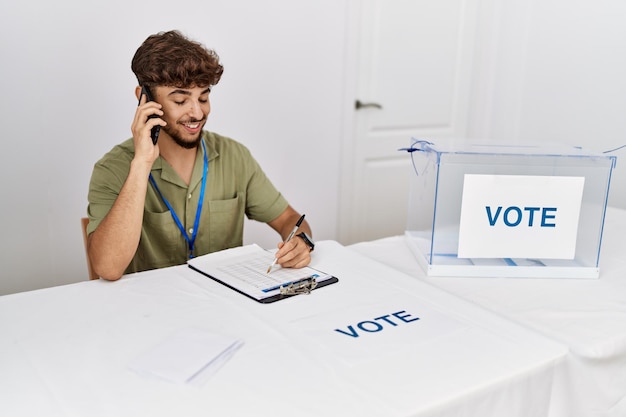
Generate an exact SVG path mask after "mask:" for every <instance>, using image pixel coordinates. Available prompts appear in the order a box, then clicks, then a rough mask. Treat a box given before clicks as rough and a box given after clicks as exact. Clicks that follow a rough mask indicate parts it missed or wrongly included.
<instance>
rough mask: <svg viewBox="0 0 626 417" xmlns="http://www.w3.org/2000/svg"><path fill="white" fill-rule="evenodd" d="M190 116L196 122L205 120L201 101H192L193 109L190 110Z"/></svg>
mask: <svg viewBox="0 0 626 417" xmlns="http://www.w3.org/2000/svg"><path fill="white" fill-rule="evenodd" d="M189 115H190V116H191V117H193V118H194V119H196V120H201V119H203V118H204V111H203V110H202V104H201V103H200V102H199V101H192V102H191V108H190V109H189Z"/></svg>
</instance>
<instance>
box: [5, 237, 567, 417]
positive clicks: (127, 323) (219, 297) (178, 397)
mask: <svg viewBox="0 0 626 417" xmlns="http://www.w3.org/2000/svg"><path fill="white" fill-rule="evenodd" d="M312 266H314V267H317V268H319V269H321V270H324V271H326V272H329V273H332V274H334V275H335V276H337V277H338V278H339V280H340V281H339V283H337V284H333V285H330V286H327V287H324V288H320V289H318V290H315V291H314V292H313V293H312V294H310V295H300V296H297V297H292V298H289V299H286V300H282V301H279V302H276V303H273V304H268V305H264V304H260V303H257V302H255V301H253V300H250V299H248V298H246V297H244V296H242V295H240V294H238V293H236V292H234V291H232V290H230V289H228V288H226V287H224V286H222V285H220V284H218V283H217V282H215V281H213V280H211V279H209V278H206V277H204V276H202V275H201V274H199V273H197V272H194V271H193V270H191V269H189V268H187V267H186V266H179V267H173V268H167V269H161V270H155V271H149V272H143V273H139V274H134V275H129V276H126V277H123V278H122V279H121V280H120V281H117V282H106V281H90V282H82V283H78V284H73V285H67V286H61V287H55V288H50V289H45V290H38V291H31V292H25V293H19V294H13V295H7V296H3V297H0V335H2V336H1V337H0V352H1V355H0V415H5V416H11V417H20V416H47V417H52V416H80V417H83V416H90V417H93V416H116V417H120V416H133V417H136V416H151V417H152V416H186V417H189V416H208V415H219V416H290V417H293V416H342V417H343V416H359V417H368V416H386V417H393V416H437V417H445V416H460V415H463V416H481V417H488V416H507V417H515V416H519V417H522V416H523V417H533V416H537V417H538V416H545V415H546V414H547V412H548V408H549V403H550V395H551V391H550V387H551V386H552V384H553V375H554V373H555V372H557V371H558V372H562V371H561V370H559V368H560V367H561V366H562V364H563V360H564V358H565V355H566V353H567V349H566V348H565V347H564V346H563V345H561V344H560V343H556V342H554V341H551V340H549V339H548V338H546V337H544V336H541V335H539V334H537V333H536V332H532V331H529V330H527V329H525V328H523V327H522V326H519V325H517V324H515V323H512V322H510V321H509V320H506V319H502V318H500V317H498V316H497V315H495V314H492V313H489V312H487V311H486V310H484V309H482V308H479V307H477V306H475V305H473V304H471V303H469V302H467V301H464V300H462V299H460V298H458V297H456V296H453V295H450V294H448V293H446V292H444V291H442V290H440V289H437V288H435V287H433V286H431V285H429V284H425V283H424V282H421V281H420V280H416V279H414V278H412V277H410V276H407V275H405V274H403V273H401V272H399V271H396V270H395V269H393V268H390V267H387V266H384V265H382V264H380V263H378V262H375V261H371V260H369V259H367V258H366V257H364V256H361V255H359V254H357V253H356V252H354V251H352V250H349V249H347V248H345V247H342V246H341V245H339V244H338V243H336V242H332V241H326V242H319V243H318V245H317V247H316V251H315V252H314V258H313V264H312ZM400 311H404V313H400V314H399V316H402V317H404V318H405V319H406V316H407V315H408V314H410V315H411V317H413V318H417V317H419V320H416V321H410V322H409V320H407V321H406V322H402V320H398V317H399V316H393V315H390V314H392V313H398V312H400ZM385 316H386V318H382V317H385ZM375 318H379V319H380V320H374V319H375ZM381 318H382V319H381ZM359 323H361V328H362V329H361V330H359V327H358V326H359ZM376 323H379V325H381V326H382V327H383V328H384V330H380V331H376V330H377V328H376ZM349 326H353V327H352V329H356V330H355V331H358V332H357V333H358V337H354V336H349V335H346V334H342V333H340V332H338V331H336V330H335V329H342V330H343V331H344V332H345V333H349V332H350V331H349V329H350V327H349ZM189 327H194V328H197V329H203V330H207V331H210V332H214V333H218V334H225V335H229V336H234V337H237V338H240V339H242V340H243V341H244V343H245V344H244V346H243V347H242V348H241V349H240V350H239V351H238V352H237V353H236V354H235V355H234V356H233V357H232V358H231V359H230V361H229V362H227V363H226V364H225V365H224V366H223V367H222V368H221V369H220V370H219V371H218V372H217V373H216V374H215V375H214V376H213V377H212V378H211V379H210V380H209V381H208V382H207V383H206V384H205V385H203V386H201V387H193V386H188V385H177V384H173V383H170V382H167V381H162V380H158V379H152V378H147V377H145V376H140V375H139V374H137V373H135V372H133V371H131V370H129V368H128V364H129V363H130V362H131V361H132V360H133V359H134V358H136V357H138V355H141V354H142V352H145V351H146V350H148V349H150V348H151V347H153V346H155V345H157V344H158V343H159V342H160V341H162V340H164V338H167V337H168V335H170V334H171V333H172V332H174V331H176V330H178V329H183V328H189ZM363 329H365V330H363Z"/></svg>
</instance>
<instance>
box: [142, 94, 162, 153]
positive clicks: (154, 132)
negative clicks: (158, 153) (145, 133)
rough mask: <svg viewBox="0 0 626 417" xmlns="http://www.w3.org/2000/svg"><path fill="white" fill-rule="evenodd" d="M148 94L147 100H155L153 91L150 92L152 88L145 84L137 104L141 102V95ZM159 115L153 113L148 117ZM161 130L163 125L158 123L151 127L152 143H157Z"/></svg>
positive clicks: (152, 117)
mask: <svg viewBox="0 0 626 417" xmlns="http://www.w3.org/2000/svg"><path fill="white" fill-rule="evenodd" d="M144 95H145V96H146V100H147V101H154V98H152V93H151V92H150V89H149V88H148V87H146V86H145V85H142V86H141V94H140V95H139V103H138V104H137V105H140V104H141V97H143V96H144ZM158 117H159V116H157V115H156V114H151V115H150V116H148V119H155V118H158ZM160 132H161V126H159V125H157V126H154V127H153V128H152V129H150V137H151V138H152V143H153V144H155V145H156V143H157V141H158V140H159V133H160Z"/></svg>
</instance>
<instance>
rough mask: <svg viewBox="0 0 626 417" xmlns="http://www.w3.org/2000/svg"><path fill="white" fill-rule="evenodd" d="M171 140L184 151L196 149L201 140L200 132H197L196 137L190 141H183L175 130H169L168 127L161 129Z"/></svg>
mask: <svg viewBox="0 0 626 417" xmlns="http://www.w3.org/2000/svg"><path fill="white" fill-rule="evenodd" d="M203 127H204V126H203ZM161 129H163V130H164V131H165V133H167V134H168V135H169V136H170V137H171V138H172V139H173V140H174V142H176V144H177V145H178V146H180V147H182V148H185V149H194V148H197V147H198V145H199V144H200V141H201V140H202V130H200V131H199V132H198V136H197V137H196V138H195V139H192V140H185V139H183V138H182V137H181V135H179V134H178V131H177V130H176V129H175V128H171V127H170V125H167V126H163V127H161Z"/></svg>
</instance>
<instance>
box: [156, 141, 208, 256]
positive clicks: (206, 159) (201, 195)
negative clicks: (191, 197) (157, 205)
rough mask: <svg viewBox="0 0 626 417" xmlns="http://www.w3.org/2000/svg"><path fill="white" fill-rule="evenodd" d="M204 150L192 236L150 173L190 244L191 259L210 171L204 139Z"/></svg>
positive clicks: (157, 189) (160, 194) (158, 191)
mask: <svg viewBox="0 0 626 417" xmlns="http://www.w3.org/2000/svg"><path fill="white" fill-rule="evenodd" d="M202 151H203V152H204V168H203V171H202V187H201V188H200V198H199V199H198V208H197V209H196V220H195V221H194V223H193V230H192V233H191V237H190V236H189V235H187V231H186V230H185V228H184V227H183V224H182V223H181V221H180V219H179V218H178V216H177V215H176V212H175V211H174V209H173V208H172V206H171V205H170V203H169V201H167V199H166V198H165V197H164V196H163V194H162V193H161V190H159V187H158V186H157V184H156V182H155V181H154V178H153V177H152V173H150V182H151V183H152V186H153V187H154V189H155V190H156V191H157V193H159V196H161V199H162V200H163V202H164V203H165V205H166V206H167V208H168V209H169V210H170V213H172V218H173V219H174V222H175V223H176V226H178V229H179V230H180V232H181V233H182V234H183V236H184V237H185V240H186V241H187V244H188V246H189V259H191V258H193V248H194V244H195V242H196V235H197V234H198V225H199V224H200V213H202V201H203V200H204V189H205V187H206V178H207V176H208V172H209V158H208V156H207V153H206V147H205V145H204V140H203V141H202Z"/></svg>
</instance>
